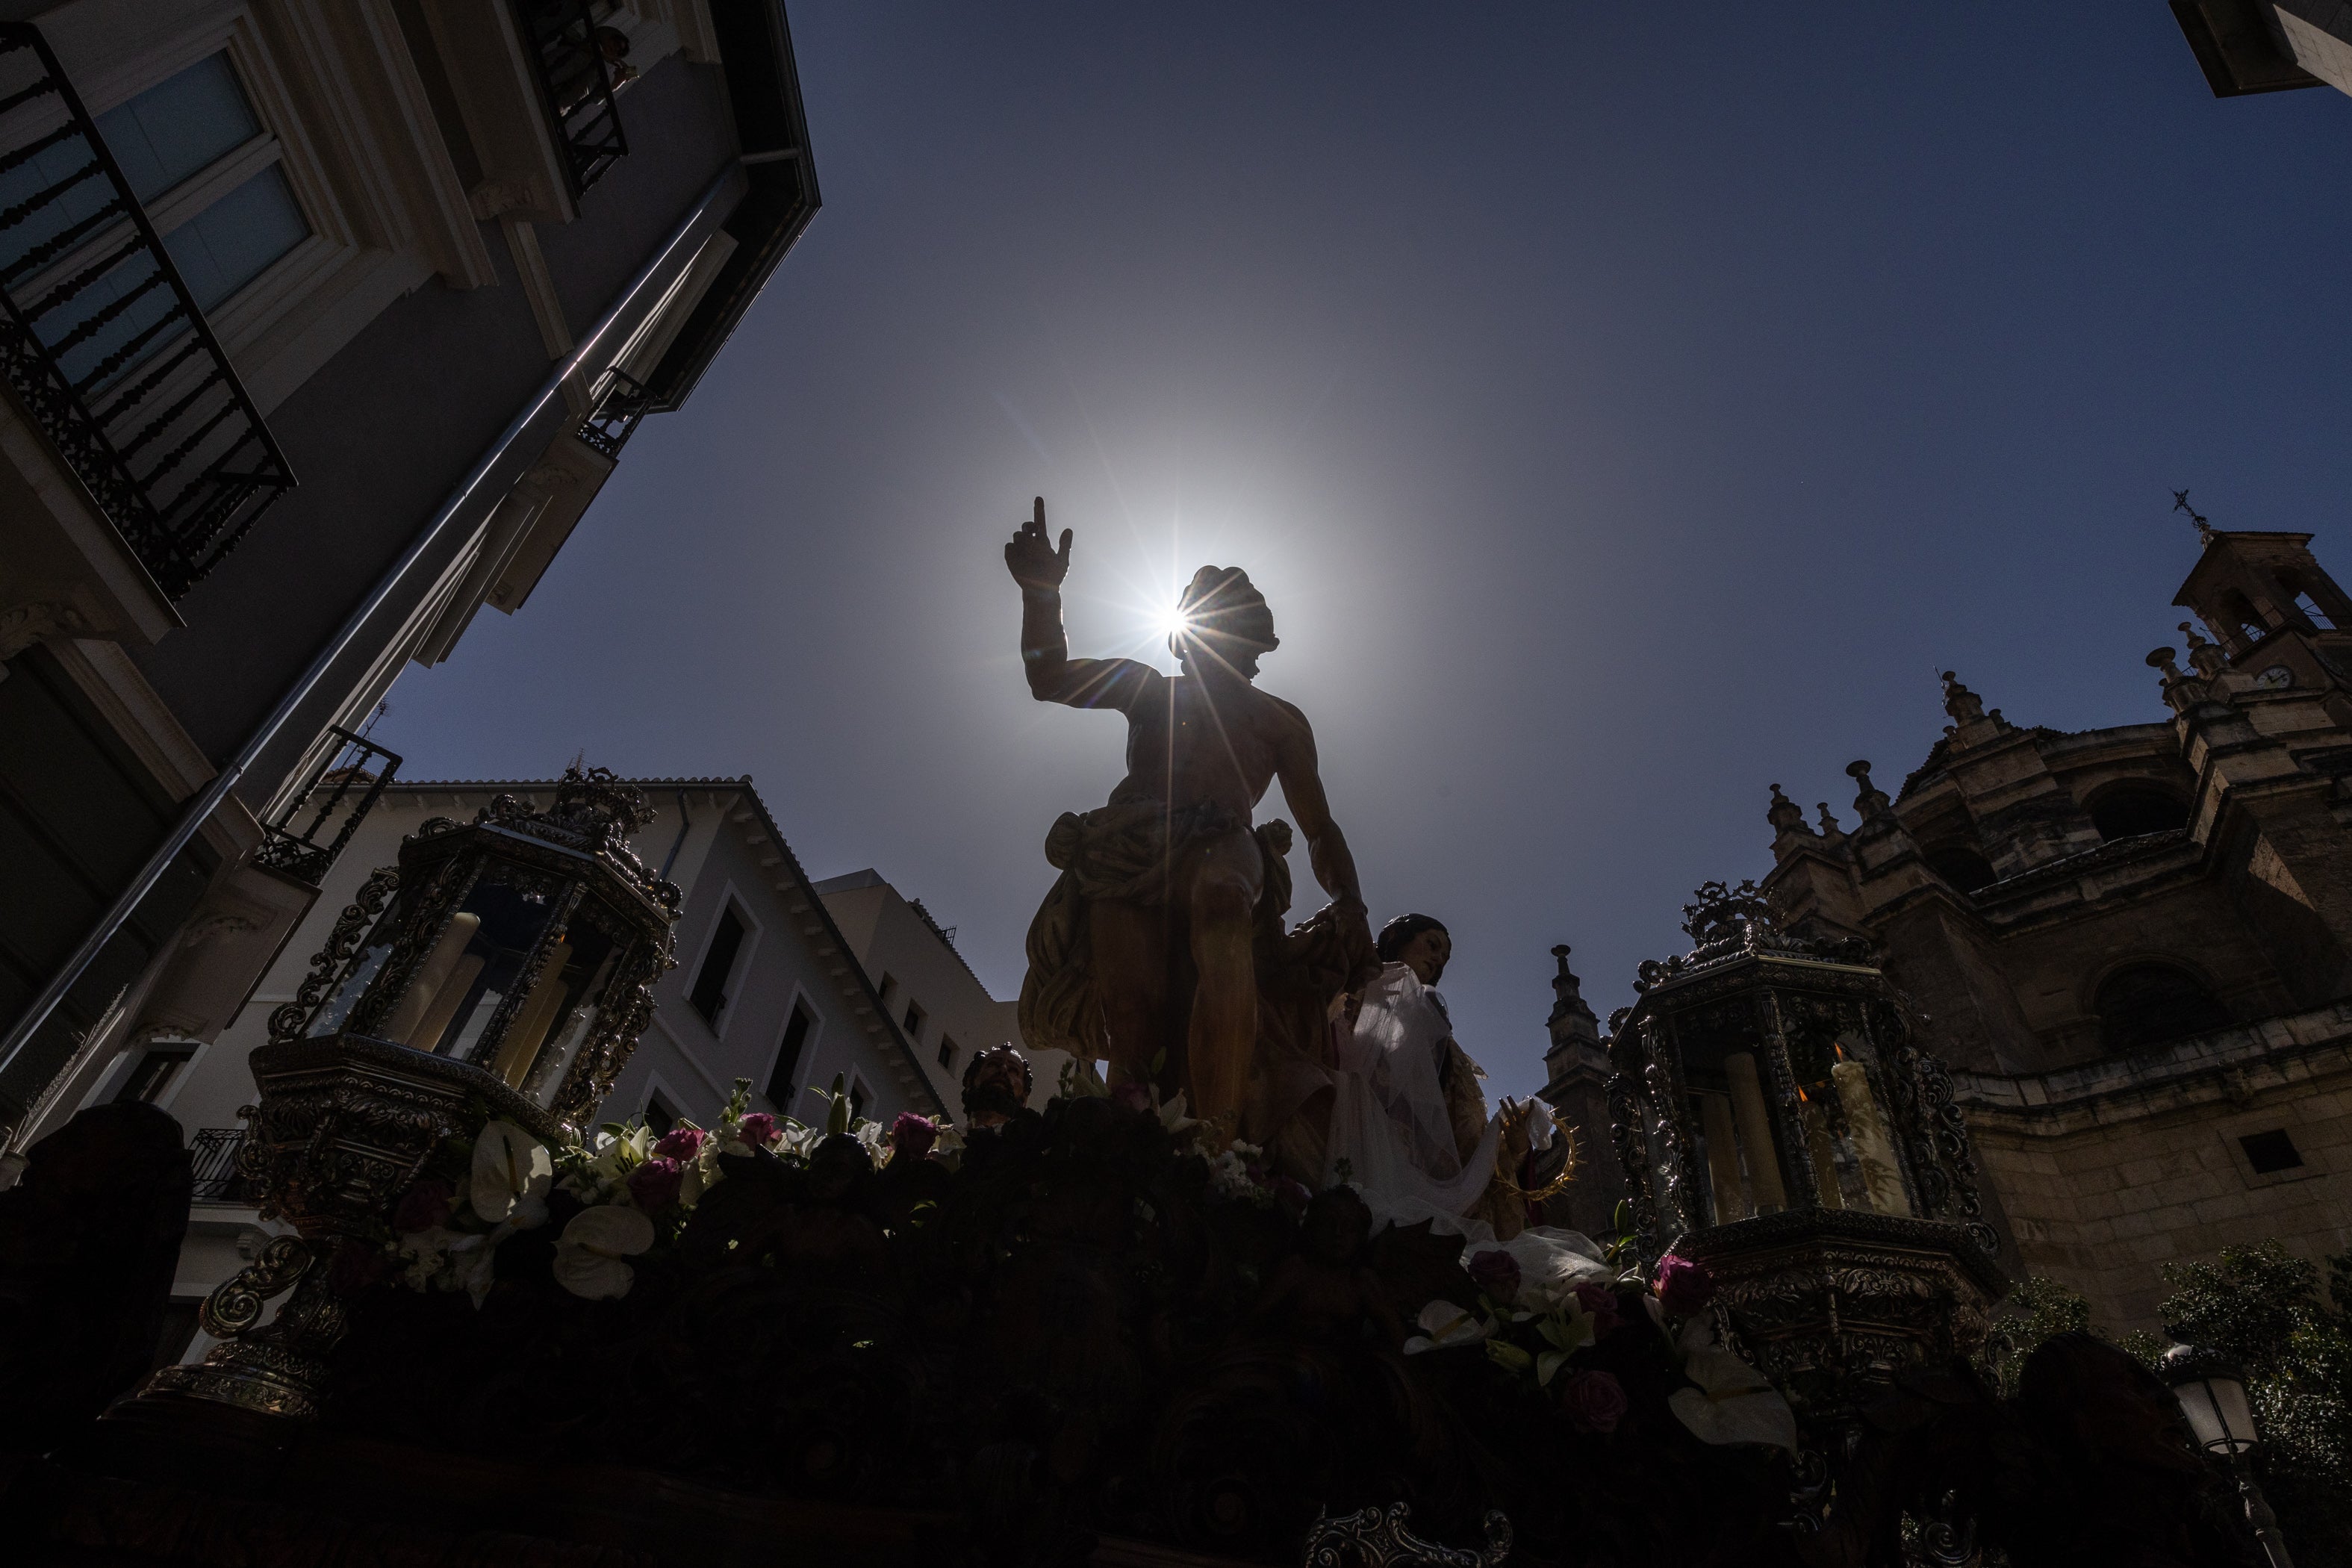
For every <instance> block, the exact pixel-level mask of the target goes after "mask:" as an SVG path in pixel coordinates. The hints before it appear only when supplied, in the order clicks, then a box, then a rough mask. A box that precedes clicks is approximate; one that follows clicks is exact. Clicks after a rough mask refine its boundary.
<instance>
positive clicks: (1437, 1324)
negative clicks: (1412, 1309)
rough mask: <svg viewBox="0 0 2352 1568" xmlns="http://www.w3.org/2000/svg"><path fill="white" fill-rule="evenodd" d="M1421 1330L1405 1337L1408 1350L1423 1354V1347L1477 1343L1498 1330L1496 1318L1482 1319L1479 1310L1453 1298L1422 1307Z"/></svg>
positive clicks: (1406, 1352)
mask: <svg viewBox="0 0 2352 1568" xmlns="http://www.w3.org/2000/svg"><path fill="white" fill-rule="evenodd" d="M1420 1325H1421V1332H1420V1333H1417V1334H1415V1335H1413V1336H1412V1338H1411V1339H1409V1340H1407V1341H1405V1342H1404V1353H1405V1354H1407V1355H1419V1354H1420V1353H1421V1352H1423V1351H1444V1350H1452V1349H1454V1347H1455V1346H1457V1345H1475V1344H1476V1343H1477V1342H1479V1341H1480V1340H1483V1339H1485V1338H1486V1336H1487V1335H1489V1334H1491V1333H1493V1332H1494V1331H1495V1320H1494V1319H1492V1318H1488V1319H1486V1320H1485V1321H1480V1320H1479V1319H1478V1318H1477V1317H1476V1316H1475V1314H1473V1313H1471V1312H1468V1311H1465V1310H1463V1309H1462V1308H1460V1307H1457V1306H1455V1305H1454V1303H1453V1302H1451V1301H1444V1300H1439V1301H1432V1302H1431V1303H1430V1304H1429V1305H1428V1306H1426V1307H1423V1309H1422V1310H1421V1320H1420Z"/></svg>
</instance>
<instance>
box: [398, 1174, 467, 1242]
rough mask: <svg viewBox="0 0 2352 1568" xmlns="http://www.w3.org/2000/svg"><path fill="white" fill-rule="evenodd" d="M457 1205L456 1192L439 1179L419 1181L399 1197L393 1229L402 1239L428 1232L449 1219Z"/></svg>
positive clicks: (433, 1177)
mask: <svg viewBox="0 0 2352 1568" xmlns="http://www.w3.org/2000/svg"><path fill="white" fill-rule="evenodd" d="M456 1204H457V1189H456V1188H455V1187H452V1186H451V1185H450V1184H448V1183H446V1182H445V1181H443V1180H442V1179H441V1178H440V1177H438V1176H425V1177H421V1178H419V1179H418V1180H416V1181H414V1182H411V1183H409V1184H408V1191H406V1192H404V1193H403V1194H401V1195H400V1206H399V1207H398V1208H396V1209H394V1210H393V1211H392V1228H393V1229H394V1230H396V1231H398V1232H399V1233H400V1234H401V1235H403V1236H415V1234H416V1233H417V1232H418V1231H420V1230H431V1229H432V1228H433V1227H434V1226H436V1225H440V1224H442V1223H444V1222H446V1220H447V1219H448V1217H449V1211H450V1209H451V1208H452V1207H454V1206H456Z"/></svg>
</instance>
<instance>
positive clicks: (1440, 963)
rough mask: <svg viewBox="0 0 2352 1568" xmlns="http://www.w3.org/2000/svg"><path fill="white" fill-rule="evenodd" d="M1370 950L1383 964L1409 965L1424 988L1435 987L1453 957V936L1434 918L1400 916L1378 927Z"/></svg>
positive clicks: (1426, 916) (1427, 916)
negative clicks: (1377, 954) (1374, 952)
mask: <svg viewBox="0 0 2352 1568" xmlns="http://www.w3.org/2000/svg"><path fill="white" fill-rule="evenodd" d="M1373 946H1374V950H1375V951H1376V952H1378V953H1379V954H1380V960H1381V963H1403V964H1409V965H1411V966H1412V972H1413V973H1414V974H1416V975H1418V976H1420V978H1421V983H1422V984H1423V985H1434V984H1437V983H1438V981H1439V980H1440V979H1442V978H1444V974H1445V962H1446V960H1448V959H1450V958H1452V957H1453V956H1454V933H1453V932H1451V931H1447V930H1446V929H1445V923H1444V921H1440V920H1437V919H1435V918H1434V917H1433V916H1430V915H1399V916H1397V918H1396V919H1394V920H1392V921H1389V923H1388V924H1386V925H1384V926H1382V927H1381V934H1380V935H1379V936H1378V937H1377V938H1375V939H1374V941H1373Z"/></svg>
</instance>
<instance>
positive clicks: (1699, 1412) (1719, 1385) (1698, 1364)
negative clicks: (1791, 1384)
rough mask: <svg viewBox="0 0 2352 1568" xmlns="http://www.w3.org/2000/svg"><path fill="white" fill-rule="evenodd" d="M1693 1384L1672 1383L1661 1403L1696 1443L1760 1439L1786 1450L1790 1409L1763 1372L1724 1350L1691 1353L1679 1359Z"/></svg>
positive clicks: (1790, 1444) (1791, 1438)
mask: <svg viewBox="0 0 2352 1568" xmlns="http://www.w3.org/2000/svg"><path fill="white" fill-rule="evenodd" d="M1683 1371H1684V1372H1685V1373H1687V1374H1688V1375H1689V1377H1690V1380H1691V1381H1692V1382H1693V1383H1696V1384H1698V1386H1697V1387H1696V1388H1678V1389H1676V1390H1675V1392H1674V1393H1673V1394H1670V1395H1668V1396H1667V1399H1666V1404H1667V1406H1668V1407H1669V1408H1671V1409H1672V1410H1673V1411H1674V1413H1675V1419H1676V1420H1678V1421H1680V1422H1681V1423H1682V1424H1683V1425H1684V1426H1687V1427H1689V1428H1690V1429H1691V1432H1692V1435H1693V1436H1696V1437H1697V1438H1698V1440H1699V1441H1700V1442H1702V1443H1717V1444H1725V1443H1764V1444H1769V1445H1770V1446H1772V1447H1778V1448H1786V1449H1788V1450H1790V1452H1791V1453H1794V1452H1795V1451H1796V1447H1797V1417H1796V1413H1795V1412H1793V1411H1791V1410H1790V1408H1789V1402H1788V1401H1787V1400H1785V1399H1783V1398H1781V1397H1780V1390H1779V1389H1776V1388H1774V1387H1773V1386H1772V1384H1771V1382H1770V1381H1769V1379H1767V1378H1766V1377H1765V1375H1764V1374H1763V1373H1760V1372H1759V1371H1757V1370H1756V1369H1755V1368H1754V1367H1752V1366H1750V1365H1748V1363H1746V1362H1744V1361H1742V1360H1740V1359H1739V1357H1738V1355H1736V1354H1734V1353H1733V1352H1730V1351H1727V1350H1720V1349H1717V1350H1702V1351H1696V1352H1692V1354H1691V1356H1690V1359H1689V1360H1687V1361H1685V1363H1683Z"/></svg>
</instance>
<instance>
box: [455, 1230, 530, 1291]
mask: <svg viewBox="0 0 2352 1568" xmlns="http://www.w3.org/2000/svg"><path fill="white" fill-rule="evenodd" d="M541 1217H542V1218H543V1217H544V1214H542V1215H541ZM514 1230H515V1227H514V1226H512V1225H510V1224H509V1223H507V1222H505V1221H500V1222H499V1225H498V1226H497V1227H496V1228H494V1229H493V1230H492V1231H491V1232H490V1233H489V1234H488V1236H461V1237H457V1239H456V1240H455V1241H452V1242H451V1243H450V1244H449V1268H450V1269H451V1271H452V1274H453V1277H454V1279H455V1280H456V1283H457V1286H458V1288H459V1289H463V1290H464V1291H465V1292H466V1294H467V1295H468V1296H470V1297H472V1298H473V1300H474V1306H475V1307H476V1309H477V1310H478V1309H479V1308H480V1307H481V1304H482V1303H483V1302H484V1301H485V1300H488V1298H489V1294H490V1287H491V1286H492V1285H494V1284H496V1283H498V1271H497V1259H498V1252H499V1243H500V1242H502V1241H504V1240H505V1239H506V1238H507V1237H509V1236H512V1235H513V1234H514Z"/></svg>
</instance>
